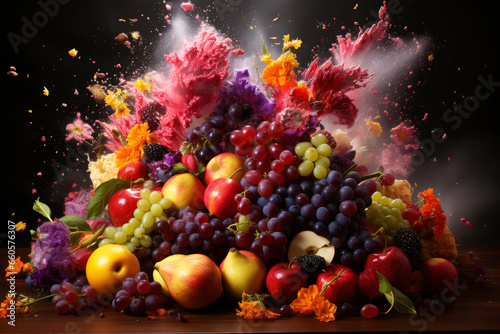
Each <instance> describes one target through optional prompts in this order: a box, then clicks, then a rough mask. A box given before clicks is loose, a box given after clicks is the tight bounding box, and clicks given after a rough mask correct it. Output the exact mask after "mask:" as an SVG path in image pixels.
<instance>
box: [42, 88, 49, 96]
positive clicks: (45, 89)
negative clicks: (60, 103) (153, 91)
mask: <svg viewBox="0 0 500 334" xmlns="http://www.w3.org/2000/svg"><path fill="white" fill-rule="evenodd" d="M43 95H45V96H49V90H48V89H47V87H45V86H43Z"/></svg>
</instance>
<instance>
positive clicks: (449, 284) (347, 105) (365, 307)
mask: <svg viewBox="0 0 500 334" xmlns="http://www.w3.org/2000/svg"><path fill="white" fill-rule="evenodd" d="M381 17H382V16H381ZM381 20H382V21H381V22H385V19H384V18H382V19H381ZM383 26H384V25H379V26H377V27H379V28H380V27H383ZM299 42H300V41H299V40H292V41H290V39H289V37H288V36H285V38H284V45H283V53H282V54H281V55H280V57H279V58H278V59H277V60H273V59H272V58H271V55H270V54H269V53H268V52H267V50H266V49H265V48H264V50H263V56H262V58H261V59H262V60H263V62H264V63H265V64H266V67H265V68H264V70H263V72H262V75H261V77H260V78H259V79H260V80H262V81H263V82H264V83H263V84H262V85H260V86H258V85H256V84H252V83H251V80H250V75H249V71H248V70H237V71H235V72H234V75H233V78H232V79H231V80H230V79H228V78H227V77H228V76H229V74H228V68H229V65H228V62H229V61H228V59H229V56H231V55H232V54H234V55H236V56H241V54H242V51H241V50H236V49H234V48H232V47H230V45H229V44H228V41H227V39H222V38H221V37H220V36H219V35H217V33H216V32H214V31H212V30H210V29H207V28H202V29H201V31H200V33H199V35H198V36H197V38H196V40H195V42H193V43H192V44H189V45H187V46H186V47H185V50H183V52H181V53H180V54H177V53H174V54H171V55H169V56H166V59H167V61H169V62H171V63H172V64H173V67H172V73H171V76H170V77H169V78H163V77H162V76H161V75H159V74H158V73H149V74H147V75H145V76H144V78H141V79H137V80H135V81H133V82H125V83H124V84H122V85H121V86H120V87H110V88H109V90H108V91H107V95H106V98H105V101H106V104H107V105H108V106H110V107H111V108H112V109H113V110H114V114H113V115H112V116H110V117H109V122H110V123H105V122H100V124H101V125H102V126H103V128H104V133H105V135H106V138H107V142H106V145H105V146H106V149H107V151H104V152H105V153H106V154H104V153H103V151H102V147H100V148H101V150H100V151H99V152H100V155H98V156H96V160H99V159H104V158H105V157H106V159H109V158H110V157H111V158H112V159H111V161H112V165H110V166H108V169H107V170H106V172H109V170H113V169H114V168H115V169H116V175H114V176H113V177H108V178H107V179H106V180H100V181H99V182H97V181H96V179H95V178H94V179H93V182H94V186H95V188H94V189H91V190H88V189H87V190H86V189H82V190H81V191H80V192H79V193H78V194H80V193H82V194H84V195H85V194H87V195H88V196H87V197H86V198H85V199H84V200H82V201H81V202H82V203H83V206H84V210H81V211H80V213H79V214H74V213H73V214H67V215H66V216H64V217H60V218H59V219H55V220H54V221H52V219H51V217H50V214H48V213H50V210H48V208H47V206H46V205H45V204H43V203H41V202H39V201H37V203H35V210H37V211H38V212H40V213H42V214H44V215H45V216H46V217H47V218H48V219H49V220H50V221H49V222H47V223H45V224H44V225H46V224H48V225H50V224H54V225H52V226H56V225H63V226H62V228H66V230H67V235H66V236H65V237H66V238H67V242H68V243H69V244H71V247H72V251H71V252H70V253H69V257H71V261H69V263H68V264H67V266H66V267H65V268H63V269H62V270H61V272H59V273H58V275H55V276H50V277H49V276H48V273H47V272H48V271H47V272H45V271H44V270H43V268H42V266H41V264H40V263H41V261H40V262H37V261H34V262H33V268H34V273H33V274H32V275H30V276H29V277H28V278H29V279H28V278H27V281H29V285H30V286H32V287H33V288H38V289H45V290H46V291H47V292H48V291H50V293H51V294H53V295H54V296H53V299H52V300H53V302H54V305H55V309H56V311H57V312H58V313H59V314H65V313H68V312H71V313H74V314H79V313H81V312H85V311H86V310H89V309H90V310H96V309H102V308H105V307H112V308H114V309H115V310H117V311H122V312H124V313H131V314H134V315H141V314H154V313H155V312H156V313H158V312H160V311H161V310H164V308H168V307H170V306H171V305H174V304H175V305H179V306H181V307H183V308H185V309H188V310H199V309H205V308H207V307H209V306H211V305H213V304H214V303H215V302H216V301H218V300H219V299H221V298H223V299H226V300H227V302H229V303H237V302H238V303H239V304H238V305H239V306H240V307H241V308H242V312H241V313H240V315H243V314H244V316H245V317H246V318H251V317H254V318H275V317H277V316H290V315H292V314H294V313H306V314H308V313H313V312H314V313H316V315H318V319H320V320H321V319H325V320H324V321H331V320H333V319H334V316H333V314H334V313H336V312H337V314H340V315H352V314H358V315H359V314H360V315H361V316H363V317H365V318H373V317H376V316H377V315H379V314H385V313H388V312H389V311H391V310H393V309H394V310H395V311H397V312H401V313H405V314H414V313H417V312H418V310H419V308H426V307H429V305H431V304H432V303H434V304H435V303H448V302H447V301H448V300H450V298H452V297H453V293H454V291H455V290H456V288H457V286H458V284H460V283H461V282H462V280H463V279H467V281H468V282H469V283H470V284H476V285H481V284H483V282H484V278H483V274H484V269H483V267H482V266H481V261H480V259H479V258H477V257H476V256H475V254H467V255H463V254H462V255H460V256H459V255H458V254H456V245H455V243H454V239H453V235H452V234H451V232H450V231H449V229H448V228H447V227H446V217H445V216H444V221H443V214H442V210H441V207H440V205H439V200H438V199H437V198H435V197H434V196H433V193H432V189H429V190H428V191H426V192H422V193H420V194H419V196H420V197H421V198H422V200H416V201H415V203H412V198H411V192H412V189H411V187H410V186H409V182H408V181H406V180H404V179H395V177H394V176H393V175H392V174H391V173H386V172H384V171H383V168H381V169H380V170H378V171H373V172H370V171H369V170H368V167H367V166H365V165H363V164H359V165H358V163H357V160H356V155H357V152H356V151H355V150H352V149H350V148H347V149H346V148H342V147H341V146H342V145H340V142H341V141H342V138H341V137H339V136H338V134H336V133H333V132H331V131H328V130H325V125H324V124H323V122H329V124H328V125H329V126H330V127H331V126H332V124H331V123H332V122H333V125H338V126H339V127H340V126H348V127H349V126H352V124H353V122H354V121H355V120H356V117H357V112H358V110H357V109H356V107H355V106H354V104H353V101H352V100H351V99H350V98H349V97H347V96H346V95H345V93H346V92H348V91H350V90H354V89H358V88H360V87H363V86H364V85H365V84H366V80H368V79H369V75H368V74H367V73H366V72H365V71H361V70H360V69H359V68H345V67H344V66H341V65H334V64H333V61H332V60H331V59H330V60H328V61H326V62H325V63H324V64H323V65H321V66H319V65H318V61H317V60H315V61H314V62H313V63H312V64H311V65H310V66H309V68H307V70H306V71H304V72H303V80H297V76H296V74H295V73H294V71H293V69H294V67H296V66H298V63H297V62H296V61H295V54H293V53H292V52H291V49H292V48H297V47H299V46H300V43H299ZM354 44H355V43H354ZM193 50H196V52H193ZM221 50H222V51H221ZM326 115H328V116H334V117H336V119H337V120H336V121H335V120H334V121H332V119H331V118H328V121H323V116H326ZM94 172H95V171H92V173H94ZM92 175H93V174H91V178H92ZM78 194H77V195H74V194H73V195H74V196H72V197H71V199H68V201H67V203H65V204H66V205H68V203H72V201H73V202H74V201H75V200H74V198H80V196H79V195H78ZM82 197H85V196H82ZM413 200H415V199H413ZM82 203H78V204H82ZM75 205H76V204H75ZM42 226H43V225H42ZM38 232H39V233H38V234H36V235H35V237H37V238H39V240H37V243H36V244H35V246H34V249H33V252H34V254H36V253H38V252H43V251H44V250H46V249H44V247H45V246H44V243H43V242H42V239H43V238H46V237H49V238H50V233H51V232H50V231H49V232H47V233H48V236H47V235H42V233H41V230H39V231H38ZM450 238H451V239H450ZM450 240H451V241H450ZM450 254H451V255H450ZM46 262H47V261H45V262H44V263H46ZM49 262H50V261H49ZM314 291H316V293H315V294H314V298H313V299H311V300H315V301H318V300H321V302H317V303H316V305H314V306H311V305H309V306H308V305H304V303H305V301H304V300H305V299H306V298H305V297H304V296H309V297H310V296H311V295H310V294H311V293H313V292H314ZM443 296H444V297H446V299H443ZM317 298H319V299H317ZM265 299H266V300H267V302H266V303H263V302H262V301H263V300H265ZM444 300H446V301H444ZM255 301H257V302H256V303H255V304H254V307H255V308H256V310H257V311H256V312H253V313H251V312H246V313H245V312H244V311H245V310H247V308H248V307H250V306H248V305H249V304H251V303H252V302H255ZM172 303H174V304H172ZM321 305H326V306H325V307H326V308H325V309H319V310H318V307H321ZM308 307H309V308H308ZM160 313H161V312H160ZM249 314H250V315H249ZM319 314H322V316H319ZM324 314H328V317H323V316H324Z"/></svg>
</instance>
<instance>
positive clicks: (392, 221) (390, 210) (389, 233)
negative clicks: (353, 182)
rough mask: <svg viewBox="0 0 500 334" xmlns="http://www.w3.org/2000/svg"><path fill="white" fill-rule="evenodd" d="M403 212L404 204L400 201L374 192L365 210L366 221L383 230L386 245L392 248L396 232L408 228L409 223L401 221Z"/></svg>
mask: <svg viewBox="0 0 500 334" xmlns="http://www.w3.org/2000/svg"><path fill="white" fill-rule="evenodd" d="M404 210H406V204H404V202H403V201H402V200H401V199H399V198H396V199H392V198H390V197H387V196H383V195H382V193H380V192H379V191H376V192H374V193H373V194H372V204H370V206H369V207H367V208H366V219H367V220H368V223H369V224H371V225H373V226H375V227H376V228H377V229H380V228H383V229H384V230H385V235H386V241H387V244H388V245H390V246H392V245H393V244H394V236H395V235H396V231H397V230H398V229H400V228H401V227H403V226H410V223H409V222H408V221H407V220H405V219H403V216H402V215H403V212H404Z"/></svg>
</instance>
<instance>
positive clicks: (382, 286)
mask: <svg viewBox="0 0 500 334" xmlns="http://www.w3.org/2000/svg"><path fill="white" fill-rule="evenodd" d="M376 273H377V276H378V291H380V293H383V294H386V293H389V292H391V291H392V289H393V287H392V285H391V283H390V282H389V280H388V279H387V278H385V276H384V275H382V274H381V273H379V272H378V271H377V272H376Z"/></svg>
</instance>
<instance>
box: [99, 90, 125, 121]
mask: <svg viewBox="0 0 500 334" xmlns="http://www.w3.org/2000/svg"><path fill="white" fill-rule="evenodd" d="M128 96H129V95H128V93H127V91H122V90H121V89H119V88H117V89H116V91H115V92H111V91H108V95H106V97H105V98H104V102H106V104H107V105H108V106H110V107H111V108H113V109H114V110H115V113H114V115H115V116H116V117H123V116H127V115H128V114H130V109H129V108H128V106H127V104H126V103H125V100H126V99H127V98H128Z"/></svg>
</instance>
